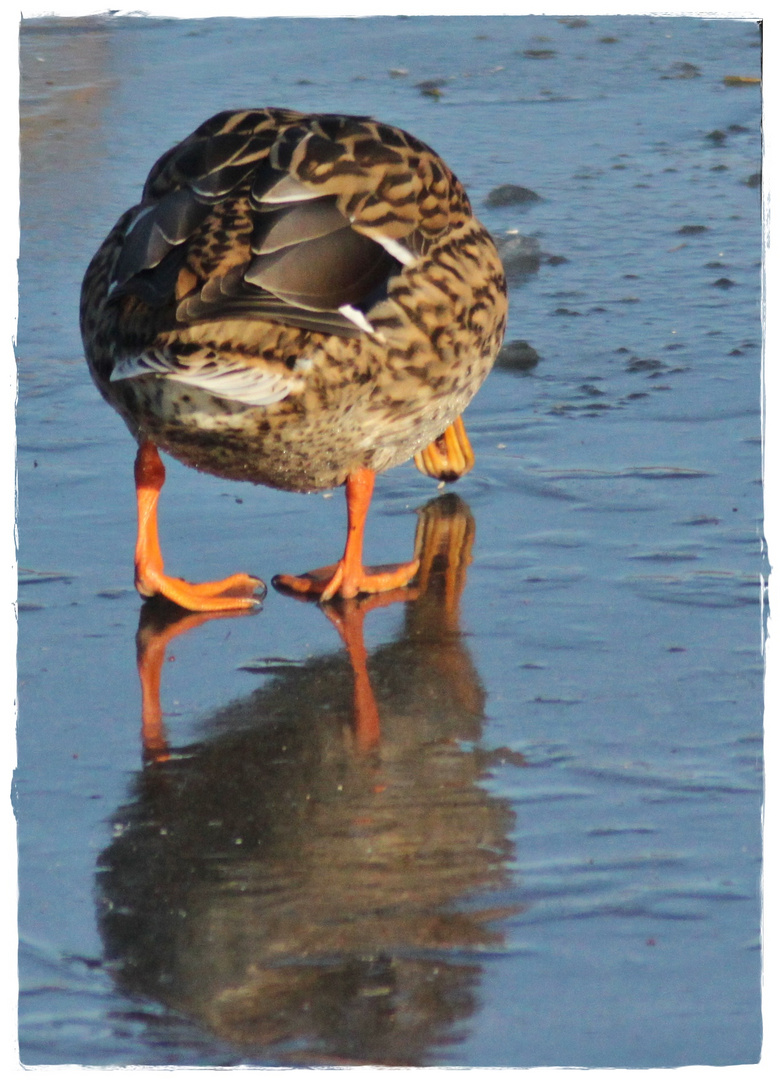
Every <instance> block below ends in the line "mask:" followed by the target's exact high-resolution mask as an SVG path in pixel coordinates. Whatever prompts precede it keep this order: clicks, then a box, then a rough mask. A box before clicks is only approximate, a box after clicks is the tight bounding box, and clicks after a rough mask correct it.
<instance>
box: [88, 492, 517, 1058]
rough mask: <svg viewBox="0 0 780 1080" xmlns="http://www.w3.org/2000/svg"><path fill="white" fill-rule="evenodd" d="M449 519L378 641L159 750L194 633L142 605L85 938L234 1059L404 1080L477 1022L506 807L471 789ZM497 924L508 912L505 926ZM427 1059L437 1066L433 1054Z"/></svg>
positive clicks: (479, 707)
mask: <svg viewBox="0 0 780 1080" xmlns="http://www.w3.org/2000/svg"><path fill="white" fill-rule="evenodd" d="M473 538H474V521H473V518H472V516H471V513H470V511H469V510H468V508H467V506H466V505H465V503H463V502H462V501H461V500H460V499H459V498H458V497H457V496H454V495H446V496H442V497H440V498H439V499H436V500H434V501H433V502H431V503H429V504H428V505H427V506H426V507H425V508H424V509H423V511H422V513H421V516H420V522H419V525H418V532H417V541H416V546H417V552H416V554H417V555H418V556H419V557H420V558H421V560H422V568H421V573H420V576H419V582H418V586H417V587H416V588H415V589H414V590H405V591H404V592H403V593H401V592H400V591H399V594H394V595H393V596H392V597H390V599H391V600H394V599H400V598H401V597H402V598H403V599H404V600H405V601H406V607H405V616H404V621H403V626H402V629H401V632H400V633H399V634H398V636H397V639H396V640H394V641H392V642H390V643H387V644H383V645H381V646H379V647H378V648H376V649H375V650H374V651H373V652H372V653H371V654H370V655H368V654H367V652H366V649H365V646H364V643H363V619H364V618H365V616H366V614H367V613H368V612H369V611H370V610H372V609H373V608H374V607H376V606H383V605H384V604H385V603H387V602H388V599H387V598H384V597H375V598H366V599H363V600H361V601H349V602H346V603H342V604H341V605H339V606H338V607H336V606H335V605H331V606H330V607H328V608H327V609H326V610H327V613H329V617H330V618H331V620H332V621H333V622H334V623H335V624H336V627H337V629H338V631H339V633H340V635H341V637H342V640H343V642H344V645H345V649H344V650H341V651H339V652H337V653H333V654H327V655H323V656H318V657H315V658H313V659H310V660H307V661H306V662H304V663H302V664H301V665H300V666H298V665H294V666H288V667H286V668H281V669H279V670H278V671H277V672H276V673H274V674H273V675H272V677H271V678H270V680H269V681H268V682H267V683H266V685H264V686H262V687H261V688H259V689H258V690H256V691H255V692H254V693H252V694H250V695H249V696H247V697H246V698H243V699H241V700H238V701H234V702H231V703H230V704H229V705H227V706H226V707H224V708H222V709H220V710H219V711H217V712H215V713H214V714H213V715H212V716H211V717H209V718H208V720H207V721H206V724H205V731H206V736H205V737H204V739H203V740H202V741H200V742H197V743H195V744H194V745H190V746H187V747H184V748H175V749H174V748H173V747H170V746H169V745H168V743H167V740H166V737H165V733H164V729H163V726H162V723H161V714H160V708H159V677H160V671H161V668H162V665H163V660H164V655H165V645H166V643H167V642H168V641H170V640H171V639H172V638H173V637H174V636H176V635H177V634H179V633H182V632H186V631H187V630H189V629H192V628H193V625H194V624H197V623H199V622H202V621H204V618H207V617H204V616H186V617H184V618H179V620H178V621H177V617H179V616H181V612H180V611H179V610H178V609H170V608H168V609H167V610H166V609H164V608H161V607H159V606H155V605H152V604H147V605H146V606H145V608H144V610H143V612H142V615H141V625H140V627H139V632H138V650H139V671H140V674H141V680H142V685H143V688H144V705H143V713H144V718H143V719H144V744H145V756H146V763H145V766H144V768H143V769H142V770H141V771H140V772H139V773H138V774H137V776H136V777H135V779H134V781H133V788H132V798H131V801H130V802H129V803H128V804H127V805H126V806H124V807H123V808H122V809H121V810H120V811H119V812H118V813H117V815H116V816H115V819H114V839H113V841H112V843H111V844H110V846H109V847H108V848H107V850H106V851H105V852H104V853H103V855H102V856H101V858H100V863H99V871H98V895H99V901H98V903H99V923H100V930H101V934H102V938H103V942H104V948H105V953H106V959H107V960H108V961H109V962H110V965H111V968H112V969H113V971H114V972H115V977H116V980H117V983H118V985H119V987H120V989H121V990H122V991H124V992H126V993H128V994H131V995H133V996H137V995H142V996H144V997H146V998H151V999H153V1000H156V1001H159V1002H162V1003H163V1004H164V1005H166V1006H168V1007H170V1008H173V1009H175V1010H177V1011H179V1012H180V1013H183V1014H185V1015H186V1016H188V1017H190V1018H191V1019H193V1020H194V1021H195V1022H196V1023H198V1024H200V1025H203V1026H204V1027H205V1028H206V1029H207V1030H208V1031H210V1032H211V1033H212V1034H213V1035H215V1036H217V1037H218V1038H220V1039H222V1040H226V1041H227V1042H229V1043H232V1044H233V1045H234V1046H237V1047H239V1048H240V1049H241V1051H242V1052H243V1053H244V1054H251V1053H252V1052H253V1051H254V1052H255V1053H263V1054H264V1055H265V1056H269V1055H272V1056H274V1057H275V1058H276V1059H277V1060H280V1061H286V1062H287V1063H290V1062H298V1063H309V1064H316V1063H353V1064H360V1063H364V1064H367V1063H375V1064H385V1065H423V1064H425V1063H426V1062H427V1061H428V1059H429V1055H430V1054H431V1052H432V1051H433V1050H437V1052H438V1057H439V1058H440V1057H441V1053H442V1049H441V1048H442V1047H446V1045H448V1044H452V1043H455V1042H458V1041H460V1039H461V1038H462V1036H463V1035H464V1034H465V1032H464V1022H466V1021H467V1020H468V1018H469V1017H471V1016H473V1015H474V1014H475V1012H476V1011H477V1009H478V1007H479V1006H478V990H479V984H480V978H481V963H480V954H483V955H484V953H485V952H488V953H491V952H492V953H494V952H495V951H500V950H501V949H502V946H503V936H502V933H501V931H500V930H499V929H496V925H495V924H496V921H497V920H498V919H500V918H501V917H502V916H505V915H507V914H508V913H509V909H508V908H507V907H506V906H503V907H502V905H501V896H500V894H501V891H502V890H503V889H505V888H506V887H507V886H508V885H509V871H508V869H507V868H506V860H507V859H508V858H509V857H510V856H511V854H512V847H511V844H510V842H509V841H508V839H507V834H508V832H509V830H510V828H511V826H512V823H513V813H512V811H511V810H510V808H509V804H508V802H507V801H506V800H504V799H501V798H497V797H495V796H493V795H491V794H489V793H488V792H487V791H486V790H485V789H484V787H483V786H481V784H480V779H481V777H482V776H483V775H484V772H485V769H486V767H487V766H488V765H489V760H488V758H489V755H487V754H486V753H484V752H480V751H479V750H478V749H477V748H476V747H475V746H474V745H473V744H474V743H476V741H477V740H479V738H480V735H481V730H482V726H483V723H484V703H485V693H484V690H483V687H482V684H481V682H480V678H479V675H478V673H477V670H476V668H475V666H474V663H473V661H472V659H471V657H470V655H469V652H468V649H467V648H466V644H465V642H464V639H463V637H462V636H461V634H460V631H459V629H458V607H459V598H460V594H461V592H462V590H463V587H464V584H465V581H466V568H467V566H468V563H469V561H470V551H471V546H472V542H473ZM512 910H516V908H514V909H512ZM445 1053H446V1051H445Z"/></svg>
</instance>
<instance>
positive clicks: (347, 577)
mask: <svg viewBox="0 0 780 1080" xmlns="http://www.w3.org/2000/svg"><path fill="white" fill-rule="evenodd" d="M374 476H375V474H374V472H373V470H372V469H358V470H357V471H356V472H354V473H351V474H350V475H349V476H348V477H347V544H346V547H345V548H344V554H343V555H342V557H341V559H340V560H339V561H338V562H337V563H334V564H333V565H332V566H321V567H319V569H317V570H310V571H309V573H307V574H300V575H295V574H279V575H278V576H277V577H275V578H274V585H276V586H278V587H279V588H282V589H289V590H291V591H292V592H296V593H304V594H307V595H309V596H317V597H318V598H319V599H320V600H321V601H327V600H333V599H334V597H337V596H339V597H341V598H342V599H344V600H351V599H352V597H354V596H357V595H358V594H359V593H379V592H387V591H388V590H389V589H399V588H401V587H402V586H404V585H407V584H408V583H409V582H410V581H411V580H412V578H413V577H414V575H415V574H416V573H417V569H418V567H419V565H420V561H419V559H415V560H414V561H413V562H409V563H402V564H400V565H395V566H372V567H365V566H363V533H364V531H365V525H366V515H367V514H368V507H369V505H370V503H371V495H372V493H373V490H374Z"/></svg>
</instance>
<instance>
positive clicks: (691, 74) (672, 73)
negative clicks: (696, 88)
mask: <svg viewBox="0 0 780 1080" xmlns="http://www.w3.org/2000/svg"><path fill="white" fill-rule="evenodd" d="M661 78H662V79H700V78H701V70H700V69H699V68H697V67H696V65H695V64H688V63H686V62H685V61H678V63H676V64H672V65H671V66H670V67H669V69H668V71H667V72H666V74H665V75H662V76H661Z"/></svg>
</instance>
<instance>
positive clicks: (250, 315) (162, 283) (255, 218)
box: [107, 109, 470, 336]
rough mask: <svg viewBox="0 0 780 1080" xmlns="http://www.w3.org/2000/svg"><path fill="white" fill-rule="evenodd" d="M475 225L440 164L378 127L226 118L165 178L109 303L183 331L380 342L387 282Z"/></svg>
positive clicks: (139, 219) (182, 154)
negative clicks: (167, 316) (375, 334)
mask: <svg viewBox="0 0 780 1080" xmlns="http://www.w3.org/2000/svg"><path fill="white" fill-rule="evenodd" d="M469 213H470V208H469V205H468V200H467V198H466V195H465V192H464V191H463V188H462V187H461V185H460V184H459V182H458V181H457V180H456V179H455V177H454V176H453V175H452V173H451V172H450V170H449V169H448V168H447V166H446V165H445V164H444V163H443V162H442V161H441V159H440V158H438V156H437V155H436V154H435V153H434V152H433V151H432V150H430V149H429V148H428V147H427V146H425V145H424V144H423V143H421V142H419V140H417V139H415V138H414V137H412V136H410V135H408V134H406V133H405V132H403V131H401V130H400V129H397V128H393V127H390V126H389V125H386V124H380V123H377V122H375V121H373V120H370V119H368V118H362V117H361V118H355V117H346V116H330V115H320V116H304V115H302V114H299V113H295V112H291V111H289V110H282V109H264V110H244V111H240V112H229V113H220V114H219V115H218V116H215V117H213V118H212V119H211V120H209V121H207V122H206V123H205V124H203V125H202V126H201V127H200V128H198V129H197V131H195V132H194V133H193V134H192V135H191V136H190V137H189V138H187V139H185V140H184V141H183V142H182V143H180V144H179V145H178V146H176V147H174V148H173V149H172V150H170V151H168V153H167V154H165V155H164V156H163V157H162V158H161V159H160V160H159V161H158V162H157V164H156V165H155V166H154V168H153V169H152V171H151V173H150V175H149V178H148V180H147V182H146V186H145V188H144V198H143V202H142V203H141V205H140V206H139V207H138V208H137V209H136V210H135V211H134V213H133V214H132V215H131V216H130V218H129V220H128V222H127V225H126V227H125V230H124V235H123V237H122V242H121V249H120V250H119V253H118V256H117V258H116V261H115V263H114V267H113V271H112V273H111V275H110V281H109V284H108V292H107V296H108V299H109V301H116V302H119V301H121V300H122V298H123V297H128V296H131V297H136V298H137V299H138V300H140V301H141V302H142V303H143V304H144V305H147V306H149V307H151V308H153V309H158V310H162V309H166V310H168V311H172V312H173V314H174V316H175V321H176V322H177V323H178V324H179V325H194V324H197V323H203V322H216V321H220V320H223V319H236V318H238V319H247V320H257V319H260V320H267V321H271V322H280V323H284V324H286V325H289V326H296V327H301V328H304V329H309V330H316V331H320V332H322V333H326V334H339V335H343V336H355V335H357V334H361V333H371V332H372V329H373V328H372V326H371V323H370V319H369V318H368V317H367V313H368V312H369V311H370V309H371V307H372V306H373V305H374V304H375V303H377V302H378V301H379V300H381V299H383V298H384V297H385V296H386V295H387V290H388V283H389V282H390V280H391V279H392V278H393V277H394V276H395V275H398V274H399V273H400V272H401V271H402V270H403V268H404V267H405V266H407V265H409V264H411V263H413V262H414V261H415V260H416V259H417V258H418V257H419V256H420V255H421V254H423V253H424V252H425V251H427V250H428V248H429V246H430V244H431V243H432V242H433V241H434V240H435V239H436V238H438V237H439V236H440V235H441V234H442V233H443V232H445V231H446V230H447V229H448V228H450V227H452V225H453V223H456V222H457V221H458V220H462V219H463V218H464V216H466V215H468V214H469Z"/></svg>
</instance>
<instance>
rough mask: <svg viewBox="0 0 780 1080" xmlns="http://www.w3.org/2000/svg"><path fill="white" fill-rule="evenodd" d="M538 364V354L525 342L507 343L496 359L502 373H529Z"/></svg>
mask: <svg viewBox="0 0 780 1080" xmlns="http://www.w3.org/2000/svg"><path fill="white" fill-rule="evenodd" d="M538 363H539V353H538V352H537V351H536V349H534V347H533V346H532V345H529V344H528V342H527V341H507V343H506V344H505V345H504V347H503V348H502V350H501V352H500V353H499V354H498V356H497V358H496V367H497V368H502V369H503V370H504V371H530V369H531V368H534V367H536V365H537V364H538Z"/></svg>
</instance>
